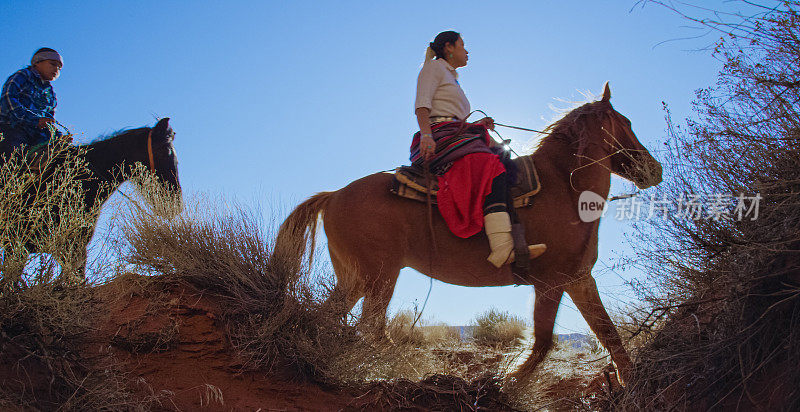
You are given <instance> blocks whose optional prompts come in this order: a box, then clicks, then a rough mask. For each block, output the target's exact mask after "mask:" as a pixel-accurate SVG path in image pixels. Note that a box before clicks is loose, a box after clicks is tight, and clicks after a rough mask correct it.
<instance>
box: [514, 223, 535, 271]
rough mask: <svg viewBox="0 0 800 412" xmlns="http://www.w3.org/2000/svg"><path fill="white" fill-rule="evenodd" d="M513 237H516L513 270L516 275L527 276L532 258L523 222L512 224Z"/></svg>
mask: <svg viewBox="0 0 800 412" xmlns="http://www.w3.org/2000/svg"><path fill="white" fill-rule="evenodd" d="M511 238H512V239H514V263H512V265H511V271H512V272H514V274H515V275H519V276H527V275H528V269H529V267H530V260H531V259H530V251H529V250H528V241H527V240H525V227H523V226H522V223H514V224H512V225H511Z"/></svg>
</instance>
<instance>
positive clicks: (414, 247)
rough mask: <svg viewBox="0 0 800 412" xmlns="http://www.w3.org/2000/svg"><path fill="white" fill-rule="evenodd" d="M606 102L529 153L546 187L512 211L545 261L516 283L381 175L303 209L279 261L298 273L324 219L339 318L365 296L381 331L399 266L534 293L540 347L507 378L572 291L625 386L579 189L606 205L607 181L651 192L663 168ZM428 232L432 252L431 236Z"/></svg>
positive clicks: (546, 345) (581, 112) (479, 238)
mask: <svg viewBox="0 0 800 412" xmlns="http://www.w3.org/2000/svg"><path fill="white" fill-rule="evenodd" d="M610 99H611V90H610V89H609V87H608V84H606V86H605V90H604V93H603V98H602V100H600V101H597V102H593V103H587V104H585V105H583V106H581V107H579V108H577V109H575V110H573V111H572V112H570V113H569V114H567V115H566V116H564V118H563V119H561V120H559V121H558V122H557V123H556V124H555V125H553V126H552V127H551V129H550V130H551V131H552V132H551V133H550V135H549V136H547V137H545V138H544V140H543V141H542V143H541V144H540V145H539V148H538V149H537V150H536V152H534V153H533V154H532V155H530V156H532V157H533V159H534V160H535V163H536V168H537V170H538V173H539V176H540V178H541V181H542V189H541V191H540V192H539V193H538V194H537V195H536V200H535V201H534V202H533V206H532V207H528V208H521V209H518V214H519V219H520V220H521V221H522V222H524V223H525V229H526V233H525V237H526V239H527V241H528V242H527V243H528V244H536V243H546V244H547V252H546V253H545V254H544V255H542V256H541V257H538V258H536V259H533V260H532V261H531V273H530V275H529V276H527V277H524V278H517V277H514V276H513V275H512V273H511V270H510V269H509V266H508V265H506V266H503V267H502V268H500V269H497V268H495V267H494V266H492V265H491V264H490V263H489V262H487V260H486V256H488V254H489V244H488V240H487V238H486V236H485V235H484V234H483V233H480V234H478V235H475V236H472V237H470V238H468V239H461V238H458V237H456V236H453V235H452V234H451V233H450V231H449V229H448V228H447V226H446V224H445V222H444V220H443V219H442V217H441V216H440V215H438V214H434V215H433V220H432V221H429V220H428V217H427V213H426V207H425V204H423V203H419V202H416V201H413V200H409V199H403V198H400V197H397V196H395V195H393V194H391V193H389V187H390V186H391V182H392V175H391V174H388V173H377V174H373V175H370V176H367V177H364V178H361V179H359V180H356V181H354V182H352V183H350V184H349V185H347V186H346V187H344V188H342V189H340V190H337V191H335V192H323V193H319V194H317V195H315V196H312V197H311V198H310V199H308V200H306V201H305V202H303V203H301V204H300V205H298V206H297V208H295V210H294V211H293V212H292V213H291V214H290V215H289V217H288V218H287V219H286V221H285V222H284V223H283V225H282V226H281V229H280V231H279V232H278V236H277V240H276V244H275V252H274V253H275V256H277V257H278V258H280V259H284V260H285V262H287V264H288V265H290V266H291V267H292V268H297V267H299V265H300V262H301V259H302V256H303V254H304V251H305V249H306V243H307V241H310V243H311V244H312V245H313V242H314V237H313V233H314V230H315V228H316V222H317V217H318V215H320V214H322V215H323V222H324V225H325V234H326V235H327V236H328V251H329V252H330V256H331V262H332V264H333V269H334V270H335V272H336V278H337V284H336V288H335V289H334V291H333V292H334V295H333V296H336V295H337V294H338V295H339V298H340V299H342V300H343V301H344V302H345V308H346V309H350V308H352V307H353V305H355V304H356V302H357V301H358V300H359V299H361V298H362V297H363V298H364V306H363V311H362V312H363V315H362V317H364V318H365V319H366V321H367V322H370V323H372V324H373V325H368V326H372V327H373V330H375V332H377V333H378V334H380V333H381V331H382V330H383V328H384V326H385V319H386V308H387V306H388V305H389V301H390V300H391V297H392V293H393V291H394V286H395V282H396V281H397V276H398V274H399V272H400V269H402V268H404V267H412V268H414V269H416V270H418V271H420V272H422V273H423V274H426V275H428V276H430V277H432V278H435V279H438V280H440V281H442V282H447V283H451V284H454V285H462V286H476V287H482V286H502V285H512V284H515V283H516V284H529V285H533V286H534V287H535V288H536V301H535V303H534V308H533V321H534V324H533V331H534V337H535V341H534V344H533V348H532V353H531V355H530V356H529V357H528V359H527V360H526V361H525V362H524V363H523V364H522V365H521V366H520V368H519V369H518V370H517V372H516V373H515V375H514V376H515V377H517V378H519V379H523V378H527V377H528V376H529V375H530V374H531V373H532V372H533V370H534V369H535V368H536V366H537V365H538V364H539V363H540V362H541V361H542V360H543V359H544V357H545V355H546V354H547V352H548V351H549V350H550V348H551V346H552V342H553V326H554V323H555V319H556V311H557V310H558V306H559V303H560V302H561V297H562V296H563V294H564V292H566V293H569V295H570V296H571V297H572V300H573V302H575V306H577V307H578V310H580V312H581V314H583V317H584V318H585V319H586V322H587V323H588V324H589V326H590V327H591V328H592V330H593V331H594V333H595V334H596V335H597V337H598V339H599V340H600V342H601V343H602V344H603V346H605V347H606V349H608V350H609V352H611V358H612V359H613V360H614V362H615V363H616V364H617V367H618V369H619V372H620V375H621V377H622V378H623V379H628V378H629V377H630V367H631V362H630V360H629V358H628V354H627V352H626V350H625V347H624V346H623V345H622V341H621V339H620V337H619V335H618V334H617V330H616V328H615V327H614V324H613V323H612V322H611V318H610V317H609V316H608V313H606V310H605V308H604V307H603V302H602V301H601V300H600V295H599V294H598V292H597V286H596V285H595V281H594V279H593V278H592V275H591V269H592V266H594V263H595V261H596V260H597V242H598V233H597V230H598V226H599V224H600V222H599V219H598V220H592V221H584V220H583V219H581V218H580V216H579V203H580V202H579V200H580V196H581V193H582V192H583V191H592V192H594V193H595V196H597V197H600V198H602V199H605V198H606V197H607V196H608V192H609V188H610V178H611V174H612V173H614V174H617V175H619V176H622V177H624V178H626V179H628V180H631V181H633V182H634V183H635V184H636V185H637V186H638V187H639V188H647V187H650V186H653V185H656V184H658V183H660V182H661V165H660V164H659V163H658V162H657V161H656V160H655V159H654V158H653V157H652V156H651V155H650V153H649V152H648V151H647V149H646V148H645V147H644V146H642V144H641V143H640V142H639V140H638V139H637V138H636V135H635V134H634V133H633V130H632V129H631V122H630V121H629V120H628V119H627V118H626V117H625V116H623V115H621V114H620V113H618V112H617V111H616V110H614V108H613V107H611V102H610ZM598 218H599V216H598ZM429 225H431V226H432V229H431V228H430V226H429ZM308 229H310V230H308ZM431 230H432V231H433V233H434V234H435V239H436V245H434V242H433V239H432V237H431V236H429V235H427V234H428V233H430V231H431ZM434 257H435V259H434Z"/></svg>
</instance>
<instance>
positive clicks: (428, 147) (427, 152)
mask: <svg viewBox="0 0 800 412" xmlns="http://www.w3.org/2000/svg"><path fill="white" fill-rule="evenodd" d="M419 152H420V154H421V155H422V158H423V159H425V161H426V162H427V161H428V159H430V158H431V157H432V156H433V154H434V153H435V152H436V143H435V142H434V141H433V137H431V135H429V134H423V135H422V138H421V139H419Z"/></svg>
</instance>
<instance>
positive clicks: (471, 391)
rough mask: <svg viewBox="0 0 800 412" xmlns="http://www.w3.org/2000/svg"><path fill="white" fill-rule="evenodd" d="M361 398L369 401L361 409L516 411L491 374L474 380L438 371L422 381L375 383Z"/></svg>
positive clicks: (404, 380)
mask: <svg viewBox="0 0 800 412" xmlns="http://www.w3.org/2000/svg"><path fill="white" fill-rule="evenodd" d="M361 398H362V399H364V400H365V401H366V402H365V403H363V404H362V405H361V406H360V408H361V409H362V410H433V411H445V410H492V411H516V410H517V409H514V408H513V407H511V406H510V404H509V400H508V397H507V396H506V395H505V394H504V393H503V392H502V391H501V385H500V381H499V380H498V379H497V378H494V377H491V376H486V377H483V378H479V379H475V380H474V381H472V382H467V381H465V380H464V379H461V378H458V377H453V376H449V375H438V374H437V375H432V376H429V377H427V378H425V379H423V380H421V381H419V382H413V381H410V380H407V379H399V380H396V381H392V382H376V383H373V384H371V385H369V387H368V388H367V392H366V393H365V394H364V395H362V396H361Z"/></svg>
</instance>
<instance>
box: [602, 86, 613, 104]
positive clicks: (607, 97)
mask: <svg viewBox="0 0 800 412" xmlns="http://www.w3.org/2000/svg"><path fill="white" fill-rule="evenodd" d="M609 100H611V88H610V87H608V82H606V85H605V87H603V101H604V102H608V101H609Z"/></svg>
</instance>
